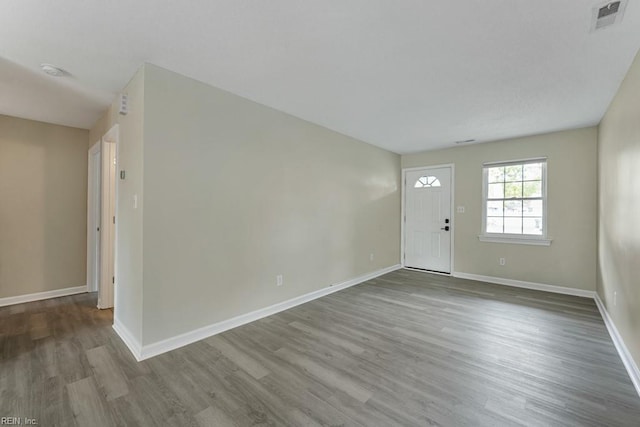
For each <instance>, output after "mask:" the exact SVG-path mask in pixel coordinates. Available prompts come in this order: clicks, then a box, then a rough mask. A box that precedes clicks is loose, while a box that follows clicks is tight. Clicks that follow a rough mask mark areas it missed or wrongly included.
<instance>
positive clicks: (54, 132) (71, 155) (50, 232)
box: [0, 116, 88, 298]
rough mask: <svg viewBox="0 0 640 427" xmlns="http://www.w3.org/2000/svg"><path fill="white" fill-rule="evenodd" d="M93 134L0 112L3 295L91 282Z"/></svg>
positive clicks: (0, 279)
mask: <svg viewBox="0 0 640 427" xmlns="http://www.w3.org/2000/svg"><path fill="white" fill-rule="evenodd" d="M87 138H88V132H87V131H86V130H82V129H75V128H70V127H64V126H58V125H51V124H46V123H42V122H36V121H32V120H24V119H18V118H14V117H8V116H0V298H4V297H12V296H18V295H25V294H31V293H36V292H44V291H51V290H56V289H63V288H69V287H76V286H84V285H86V251H87V246H86V245H87V244H86V235H87V218H86V217H87Z"/></svg>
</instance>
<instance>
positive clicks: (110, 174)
mask: <svg viewBox="0 0 640 427" xmlns="http://www.w3.org/2000/svg"><path fill="white" fill-rule="evenodd" d="M101 151H102V170H101V173H102V196H101V205H102V220H101V221H100V222H101V226H100V230H101V242H100V244H101V250H100V289H99V290H98V308H101V309H104V308H111V307H113V294H114V289H113V286H114V281H115V278H114V276H115V274H114V240H115V221H116V218H115V216H116V211H115V182H116V163H115V162H116V145H115V143H112V142H107V141H105V140H104V138H103V141H102V149H101Z"/></svg>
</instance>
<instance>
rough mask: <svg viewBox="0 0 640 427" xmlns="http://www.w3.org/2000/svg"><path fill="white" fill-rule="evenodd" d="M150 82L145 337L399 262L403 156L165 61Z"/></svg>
mask: <svg viewBox="0 0 640 427" xmlns="http://www.w3.org/2000/svg"><path fill="white" fill-rule="evenodd" d="M144 79H145V83H144V84H145V95H144V97H145V102H144V104H145V114H144V206H145V210H144V222H143V227H144V264H143V270H144V317H143V345H146V344H150V343H154V342H158V341H160V340H163V339H166V338H170V337H172V336H175V335H177V334H181V333H184V332H188V331H191V330H194V329H196V328H200V327H203V326H206V325H209V324H212V323H215V322H219V321H222V320H225V319H229V318H231V317H234V316H238V315H241V314H245V313H248V312H251V311H253V310H256V309H260V308H263V307H267V306H269V305H272V304H275V303H278V302H282V301H285V300H288V299H290V298H293V297H297V296H300V295H303V294H306V293H309V292H311V291H315V290H318V289H321V288H325V287H327V286H329V285H331V284H336V283H340V282H343V281H346V280H349V279H353V278H355V277H358V276H360V275H363V274H365V273H369V272H373V271H376V270H378V269H381V268H384V267H389V266H393V265H396V264H398V263H399V259H400V253H399V246H400V156H398V155H397V154H393V153H390V152H387V151H385V150H382V149H379V148H375V147H373V146H371V145H368V144H365V143H363V142H360V141H357V140H354V139H352V138H349V137H346V136H344V135H341V134H338V133H336V132H333V131H330V130H328V129H326V128H323V127H320V126H317V125H314V124H311V123H309V122H306V121H303V120H301V119H298V118H295V117H293V116H290V115H287V114H285V113H282V112H280V111H277V110H274V109H271V108H268V107H265V106H263V105H259V104H256V103H254V102H251V101H249V100H246V99H244V98H241V97H238V96H235V95H233V94H230V93H228V92H224V91H222V90H219V89H216V88H214V87H211V86H208V85H206V84H203V83H200V82H197V81H195V80H192V79H189V78H186V77H183V76H181V75H179V74H176V73H173V72H170V71H167V70H164V69H161V68H159V67H155V66H152V65H148V64H147V65H146V66H145V78H144ZM371 253H373V254H374V260H373V261H370V254H371ZM278 274H282V275H283V276H284V285H283V286H281V287H277V286H276V275H278Z"/></svg>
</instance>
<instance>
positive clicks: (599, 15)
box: [591, 0, 627, 31]
mask: <svg viewBox="0 0 640 427" xmlns="http://www.w3.org/2000/svg"><path fill="white" fill-rule="evenodd" d="M626 6H627V2H626V0H620V1H612V2H609V3H606V4H604V5H601V6H597V7H595V8H593V20H592V24H591V31H595V30H599V29H601V28H605V27H610V26H611V25H613V24H617V23H618V22H620V21H621V20H622V15H624V9H625V7H626Z"/></svg>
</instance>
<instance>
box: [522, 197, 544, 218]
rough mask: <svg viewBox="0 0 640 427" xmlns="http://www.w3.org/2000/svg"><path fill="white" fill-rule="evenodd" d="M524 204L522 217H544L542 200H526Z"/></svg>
mask: <svg viewBox="0 0 640 427" xmlns="http://www.w3.org/2000/svg"><path fill="white" fill-rule="evenodd" d="M523 204H524V206H523V208H522V215H524V216H540V217H541V216H542V200H525V201H524V202H523Z"/></svg>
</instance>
